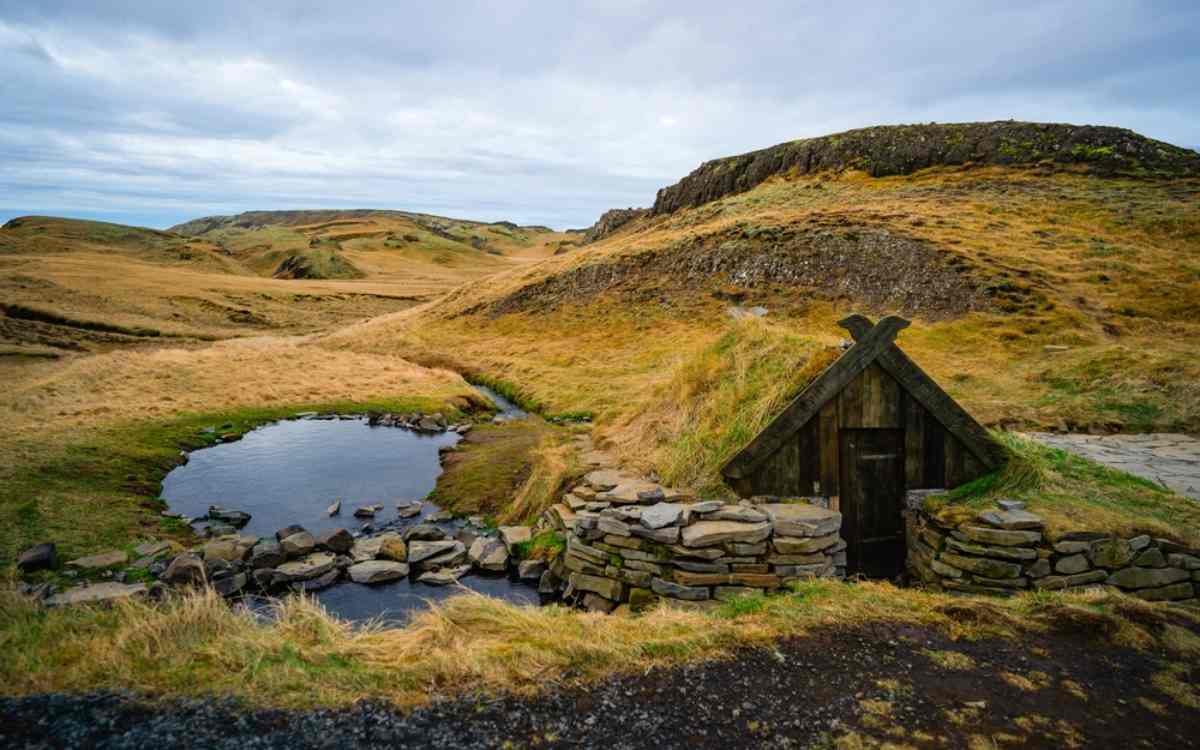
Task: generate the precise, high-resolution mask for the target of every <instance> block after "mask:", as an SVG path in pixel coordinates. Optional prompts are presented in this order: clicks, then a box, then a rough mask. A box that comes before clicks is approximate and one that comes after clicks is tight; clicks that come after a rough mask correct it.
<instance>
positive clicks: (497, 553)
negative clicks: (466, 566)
mask: <svg viewBox="0 0 1200 750" xmlns="http://www.w3.org/2000/svg"><path fill="white" fill-rule="evenodd" d="M467 557H468V558H469V559H470V561H471V564H472V565H474V566H475V567H477V568H479V569H481V570H490V571H493V572H496V573H503V572H504V571H506V570H508V550H506V549H505V548H504V542H502V541H500V540H499V539H496V538H495V537H487V536H481V537H479V538H478V539H476V540H475V541H474V543H472V544H471V548H470V550H468V551H467Z"/></svg>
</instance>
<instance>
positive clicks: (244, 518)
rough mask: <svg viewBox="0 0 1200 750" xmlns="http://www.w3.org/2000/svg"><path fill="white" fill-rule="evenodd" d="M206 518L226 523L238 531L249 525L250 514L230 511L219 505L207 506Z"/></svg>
mask: <svg viewBox="0 0 1200 750" xmlns="http://www.w3.org/2000/svg"><path fill="white" fill-rule="evenodd" d="M208 517H209V518H211V519H212V520H214V521H220V522H221V523H227V524H229V525H230V526H232V527H234V528H236V529H240V528H242V527H243V526H245V525H246V524H248V523H250V514H249V513H247V512H246V511H244V510H231V509H229V508H223V507H221V506H220V505H210V506H208Z"/></svg>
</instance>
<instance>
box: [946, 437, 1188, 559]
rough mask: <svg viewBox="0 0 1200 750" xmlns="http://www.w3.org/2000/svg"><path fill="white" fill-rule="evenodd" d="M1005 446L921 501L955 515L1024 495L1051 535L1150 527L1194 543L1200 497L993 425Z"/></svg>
mask: <svg viewBox="0 0 1200 750" xmlns="http://www.w3.org/2000/svg"><path fill="white" fill-rule="evenodd" d="M993 435H994V437H995V438H996V439H997V440H998V441H1000V443H1001V444H1002V445H1003V446H1004V448H1005V449H1006V450H1007V452H1008V454H1009V460H1008V463H1007V464H1006V465H1005V467H1004V468H1003V469H1001V470H1000V471H997V472H993V473H991V474H987V475H985V476H983V477H980V478H979V479H976V480H975V481H973V482H968V483H967V484H964V485H962V486H961V487H957V488H955V489H954V490H951V491H950V492H948V493H947V494H945V495H942V496H937V497H932V498H930V499H929V500H927V501H926V509H927V510H929V511H931V512H933V513H934V514H935V515H937V516H939V517H940V518H942V519H943V520H945V521H947V522H949V523H959V522H962V521H965V520H968V519H970V518H971V517H973V516H974V515H975V514H976V513H977V512H979V511H981V510H988V509H991V508H993V507H994V503H995V501H996V500H998V499H1001V498H1012V499H1017V500H1023V501H1025V502H1026V503H1027V505H1028V508H1029V510H1030V511H1031V512H1033V513H1036V514H1038V515H1040V516H1042V517H1043V518H1044V519H1045V520H1046V533H1047V535H1048V536H1049V537H1050V538H1052V539H1053V538H1057V537H1058V536H1061V535H1062V534H1064V533H1067V532H1071V531H1096V532H1103V533H1108V534H1114V535H1119V536H1123V537H1132V536H1136V535H1138V534H1143V533H1145V534H1150V535H1152V536H1156V537H1165V538H1169V539H1174V540H1176V541H1178V542H1180V543H1183V544H1186V545H1189V546H1193V547H1200V504H1197V503H1196V502H1195V501H1193V500H1190V499H1188V498H1186V497H1183V496H1182V495H1177V494H1175V493H1174V492H1171V491H1170V490H1168V489H1166V488H1164V487H1161V486H1159V485H1157V484H1155V483H1154V482H1151V481H1149V480H1147V479H1143V478H1142V477H1138V476H1134V475H1133V474H1128V473H1126V472H1123V471H1118V470H1116V469H1112V468H1109V467H1107V466H1104V465H1102V464H1099V463H1096V462H1095V461H1090V460H1088V459H1086V458H1082V457H1080V456H1077V455H1075V454H1074V453H1070V452H1067V451H1063V450H1059V449H1057V448H1051V447H1049V446H1046V445H1043V444H1041V443H1038V442H1036V441H1033V440H1026V439H1024V438H1021V437H1018V436H1016V435H1014V434H1012V433H1004V432H997V433H993Z"/></svg>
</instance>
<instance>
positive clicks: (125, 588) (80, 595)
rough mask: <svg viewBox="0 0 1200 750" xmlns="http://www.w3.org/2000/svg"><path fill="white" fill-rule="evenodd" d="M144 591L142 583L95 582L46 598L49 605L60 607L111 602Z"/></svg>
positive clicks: (144, 587) (144, 585)
mask: <svg viewBox="0 0 1200 750" xmlns="http://www.w3.org/2000/svg"><path fill="white" fill-rule="evenodd" d="M145 592H146V584H144V583H114V582H111V581H109V582H106V583H97V584H95V585H92V586H80V587H79V588H73V589H67V590H66V591H64V592H62V593H61V594H55V595H54V596H51V597H50V598H49V599H47V600H46V605H47V606H50V607H60V606H65V605H68V604H96V603H101V602H113V601H116V600H118V599H126V598H128V597H131V596H136V595H138V594H143V593H145Z"/></svg>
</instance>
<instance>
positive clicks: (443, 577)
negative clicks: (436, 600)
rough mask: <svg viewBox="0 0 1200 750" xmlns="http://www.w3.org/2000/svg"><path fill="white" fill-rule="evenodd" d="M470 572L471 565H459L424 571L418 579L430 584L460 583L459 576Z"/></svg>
mask: <svg viewBox="0 0 1200 750" xmlns="http://www.w3.org/2000/svg"><path fill="white" fill-rule="evenodd" d="M470 572H471V566H470V565H459V566H458V567H454V568H442V569H441V570H431V571H428V572H426V573H422V574H421V575H420V576H418V577H417V581H419V582H420V583H426V584H429V585H430V586H447V585H449V584H451V583H458V579H459V578H462V577H463V576H465V575H466V574H467V573H470Z"/></svg>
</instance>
